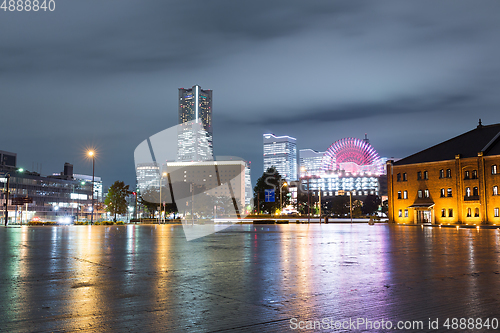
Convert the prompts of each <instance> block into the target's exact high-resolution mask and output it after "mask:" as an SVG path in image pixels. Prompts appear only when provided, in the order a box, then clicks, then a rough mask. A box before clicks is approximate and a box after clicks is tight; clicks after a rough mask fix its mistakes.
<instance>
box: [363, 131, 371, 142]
mask: <svg viewBox="0 0 500 333" xmlns="http://www.w3.org/2000/svg"><path fill="white" fill-rule="evenodd" d="M363 141H364V142H366V143H370V140H368V134H366V133H365V138H364V139H363Z"/></svg>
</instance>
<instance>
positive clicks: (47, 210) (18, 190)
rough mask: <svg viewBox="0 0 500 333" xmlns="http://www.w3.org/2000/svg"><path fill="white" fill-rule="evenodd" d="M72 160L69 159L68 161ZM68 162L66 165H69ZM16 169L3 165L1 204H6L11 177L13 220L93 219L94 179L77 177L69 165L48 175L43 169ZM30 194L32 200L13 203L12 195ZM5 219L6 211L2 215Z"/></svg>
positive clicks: (0, 184)
mask: <svg viewBox="0 0 500 333" xmlns="http://www.w3.org/2000/svg"><path fill="white" fill-rule="evenodd" d="M67 164H68V163H67ZM65 166H66V165H65ZM21 170H22V169H16V168H15V166H14V167H13V166H9V167H1V166H0V186H1V187H2V189H3V191H2V197H1V200H0V205H1V206H2V207H4V204H5V199H6V195H5V192H6V190H7V174H8V175H9V176H10V178H9V202H8V203H7V209H8V211H9V223H21V221H22V223H27V222H29V221H32V220H46V221H54V222H61V223H70V222H72V221H76V220H84V219H90V214H91V209H90V208H91V195H92V182H91V181H82V180H80V179H75V178H74V177H73V174H72V168H71V173H67V172H66V171H67V170H69V169H67V168H66V167H65V172H64V173H61V174H56V175H55V176H48V177H44V176H41V175H40V174H39V173H36V172H30V171H27V170H22V171H21ZM18 197H23V198H25V197H28V198H31V199H32V200H33V202H32V203H28V204H25V205H22V206H21V205H18V206H16V205H12V199H15V198H18ZM1 220H2V223H4V214H2V217H1Z"/></svg>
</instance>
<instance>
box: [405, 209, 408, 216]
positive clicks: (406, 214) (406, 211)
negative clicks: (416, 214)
mask: <svg viewBox="0 0 500 333" xmlns="http://www.w3.org/2000/svg"><path fill="white" fill-rule="evenodd" d="M405 217H408V209H405Z"/></svg>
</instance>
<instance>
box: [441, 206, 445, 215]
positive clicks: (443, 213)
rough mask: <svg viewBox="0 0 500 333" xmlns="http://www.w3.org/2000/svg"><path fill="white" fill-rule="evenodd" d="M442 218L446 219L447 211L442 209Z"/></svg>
mask: <svg viewBox="0 0 500 333" xmlns="http://www.w3.org/2000/svg"><path fill="white" fill-rule="evenodd" d="M441 217H446V209H444V208H443V209H441Z"/></svg>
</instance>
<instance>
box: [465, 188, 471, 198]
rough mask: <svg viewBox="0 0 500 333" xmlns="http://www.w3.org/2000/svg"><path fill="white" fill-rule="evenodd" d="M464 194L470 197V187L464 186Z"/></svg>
mask: <svg viewBox="0 0 500 333" xmlns="http://www.w3.org/2000/svg"><path fill="white" fill-rule="evenodd" d="M465 196H466V197H470V187H466V188H465Z"/></svg>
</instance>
